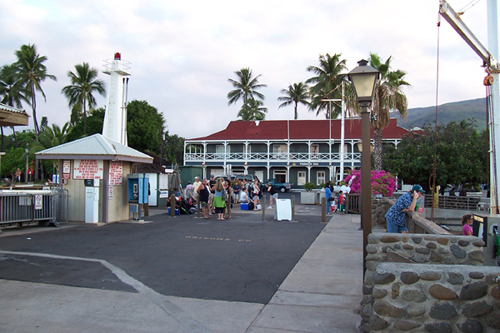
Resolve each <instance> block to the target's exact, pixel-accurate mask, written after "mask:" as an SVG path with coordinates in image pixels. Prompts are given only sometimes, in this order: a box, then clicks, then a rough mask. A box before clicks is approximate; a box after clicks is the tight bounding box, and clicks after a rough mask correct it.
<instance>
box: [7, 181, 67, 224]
mask: <svg viewBox="0 0 500 333" xmlns="http://www.w3.org/2000/svg"><path fill="white" fill-rule="evenodd" d="M67 220H68V191H67V190H63V189H61V190H59V189H57V190H38V191H37V190H26V191H16V190H14V191H11V190H7V191H0V228H4V227H8V226H12V225H16V226H23V225H27V224H31V223H34V222H42V221H46V222H47V223H53V224H55V225H56V226H57V225H58V224H57V222H66V221H67Z"/></svg>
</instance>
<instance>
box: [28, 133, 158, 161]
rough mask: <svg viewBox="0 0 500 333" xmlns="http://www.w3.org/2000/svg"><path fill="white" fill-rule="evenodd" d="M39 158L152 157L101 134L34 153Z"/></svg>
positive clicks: (115, 159) (128, 159)
mask: <svg viewBox="0 0 500 333" xmlns="http://www.w3.org/2000/svg"><path fill="white" fill-rule="evenodd" d="M35 155H36V156H37V158H39V159H50V160H52V159H63V158H66V159H82V158H92V159H97V160H113V161H130V162H142V163H152V161H153V158H152V157H150V156H148V155H146V154H143V153H141V152H140V151H137V150H135V149H133V148H130V147H127V146H125V145H122V144H121V143H118V142H115V141H112V140H110V139H108V138H106V137H104V136H102V135H101V134H94V135H91V136H88V137H85V138H81V139H78V140H75V141H71V142H68V143H65V144H62V145H59V146H56V147H52V148H48V149H45V150H42V151H39V152H37V153H35Z"/></svg>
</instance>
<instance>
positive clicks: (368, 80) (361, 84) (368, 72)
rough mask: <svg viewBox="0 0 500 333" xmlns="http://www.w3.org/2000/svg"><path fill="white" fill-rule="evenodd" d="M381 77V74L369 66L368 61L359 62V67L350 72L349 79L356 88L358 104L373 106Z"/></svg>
mask: <svg viewBox="0 0 500 333" xmlns="http://www.w3.org/2000/svg"><path fill="white" fill-rule="evenodd" d="M379 76H380V72H379V71H378V70H376V69H375V68H373V67H372V66H369V65H368V61H366V60H364V59H362V60H360V61H358V67H356V68H354V69H353V70H352V71H350V72H349V74H348V78H349V81H351V82H352V85H353V86H354V91H355V92H356V96H357V99H358V103H368V104H371V102H372V100H373V92H374V90H375V89H374V88H375V84H376V83H377V81H378V79H379Z"/></svg>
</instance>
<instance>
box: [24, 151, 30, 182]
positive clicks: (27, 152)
mask: <svg viewBox="0 0 500 333" xmlns="http://www.w3.org/2000/svg"><path fill="white" fill-rule="evenodd" d="M26 146H27V144H26ZM25 153H26V177H25V178H24V181H25V182H26V184H28V156H29V150H28V148H27V147H26V149H25Z"/></svg>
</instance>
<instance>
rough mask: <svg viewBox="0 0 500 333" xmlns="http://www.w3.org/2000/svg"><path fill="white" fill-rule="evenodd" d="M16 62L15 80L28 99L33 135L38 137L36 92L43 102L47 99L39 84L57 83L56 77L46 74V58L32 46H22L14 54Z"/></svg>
mask: <svg viewBox="0 0 500 333" xmlns="http://www.w3.org/2000/svg"><path fill="white" fill-rule="evenodd" d="M15 54H16V57H17V61H16V62H15V66H16V71H17V78H18V80H19V81H21V84H22V85H23V86H24V89H25V90H26V93H25V94H26V96H27V97H28V98H29V99H30V104H31V109H32V110H33V119H34V123H35V135H36V137H38V133H39V131H40V128H39V127H38V120H37V116H36V92H37V91H39V92H41V93H42V96H43V98H44V99H45V101H46V100H47V97H46V96H45V93H44V91H43V89H42V87H41V85H40V83H41V82H43V81H45V79H47V78H49V79H51V80H54V81H57V79H56V77H55V76H54V75H51V74H47V68H46V67H45V65H44V64H43V63H44V62H45V61H46V60H47V57H46V56H40V55H39V54H38V53H37V50H36V46H35V45H34V44H33V45H30V44H29V45H22V46H21V49H20V50H17V51H16V52H15Z"/></svg>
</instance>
